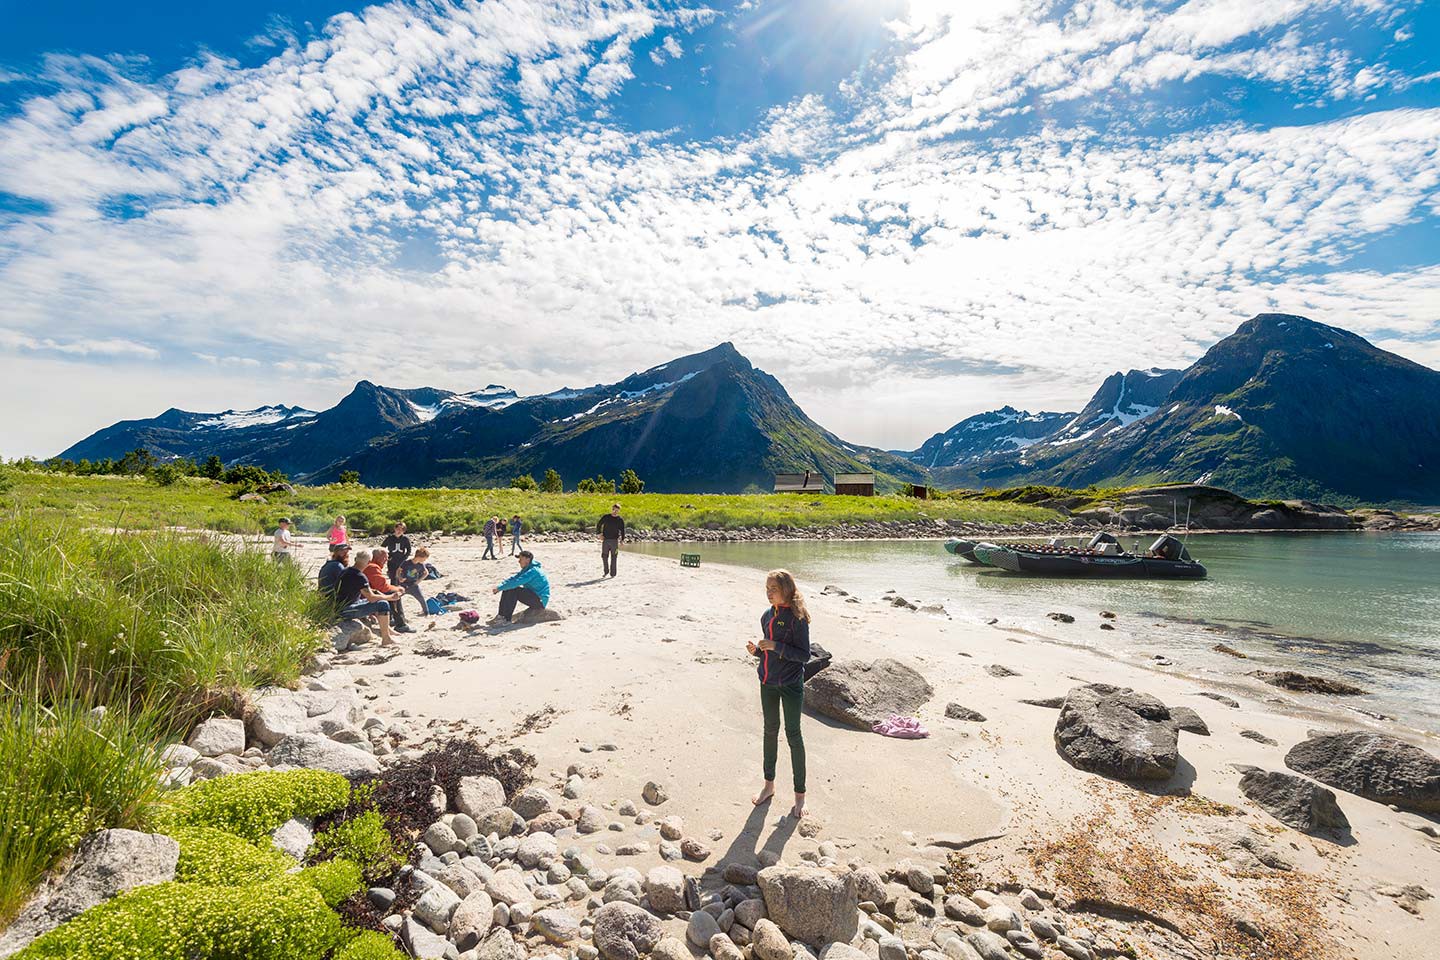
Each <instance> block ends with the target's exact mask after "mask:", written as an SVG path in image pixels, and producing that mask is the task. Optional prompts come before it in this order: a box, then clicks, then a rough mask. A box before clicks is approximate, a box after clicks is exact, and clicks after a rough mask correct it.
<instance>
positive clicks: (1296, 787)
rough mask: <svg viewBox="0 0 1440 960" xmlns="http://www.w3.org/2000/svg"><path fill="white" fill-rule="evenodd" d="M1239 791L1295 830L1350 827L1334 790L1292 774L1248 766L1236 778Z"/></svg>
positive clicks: (1344, 828) (1343, 828)
mask: <svg viewBox="0 0 1440 960" xmlns="http://www.w3.org/2000/svg"><path fill="white" fill-rule="evenodd" d="M1240 792H1241V793H1243V794H1245V796H1247V797H1249V798H1250V799H1251V800H1253V801H1255V803H1257V804H1258V805H1259V806H1260V807H1261V809H1263V810H1264V811H1265V812H1266V813H1268V814H1270V815H1271V816H1272V817H1274V818H1275V819H1276V820H1279V821H1280V822H1281V823H1283V824H1286V825H1287V826H1291V827H1294V828H1295V829H1296V830H1302V831H1304V832H1306V833H1311V832H1314V831H1316V830H1328V829H1335V830H1348V829H1350V821H1349V820H1347V819H1346V818H1345V813H1344V811H1342V810H1341V809H1340V805H1339V804H1338V803H1336V802H1335V791H1333V790H1327V789H1326V788H1325V787H1322V786H1320V785H1319V784H1317V783H1313V782H1311V781H1309V780H1306V779H1305V778H1304V777H1297V776H1295V775H1294V774H1293V773H1281V772H1279V771H1272V770H1261V769H1259V768H1258V767H1248V768H1246V769H1245V771H1244V773H1243V775H1242V776H1241V777H1240Z"/></svg>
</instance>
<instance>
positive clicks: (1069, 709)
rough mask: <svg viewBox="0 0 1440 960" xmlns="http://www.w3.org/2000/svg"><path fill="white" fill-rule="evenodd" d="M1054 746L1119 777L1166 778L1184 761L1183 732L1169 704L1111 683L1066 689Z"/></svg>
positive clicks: (1074, 760) (1084, 766) (1077, 762)
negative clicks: (1181, 757)
mask: <svg viewBox="0 0 1440 960" xmlns="http://www.w3.org/2000/svg"><path fill="white" fill-rule="evenodd" d="M1055 746H1056V748H1057V749H1058V750H1059V751H1060V755H1061V756H1062V757H1064V758H1065V759H1066V760H1067V761H1069V762H1070V763H1071V764H1072V765H1073V766H1076V767H1079V768H1080V769H1081V770H1089V771H1091V772H1092V773H1101V774H1104V775H1106V776H1109V777H1115V778H1117V779H1120V780H1168V779H1170V777H1171V776H1173V775H1174V773H1175V768H1176V766H1177V765H1178V764H1179V762H1180V751H1179V737H1178V735H1177V732H1176V726H1175V723H1174V721H1172V720H1171V719H1170V711H1169V710H1168V709H1167V708H1166V706H1165V704H1163V703H1161V702H1160V701H1159V700H1157V699H1155V698H1154V697H1152V696H1150V695H1149V694H1144V693H1137V692H1136V691H1134V690H1131V689H1130V688H1129V687H1113V686H1111V685H1109V684H1107V683H1092V684H1087V685H1086V686H1083V687H1075V688H1074V689H1072V690H1071V691H1070V692H1069V694H1067V695H1066V697H1065V704H1064V705H1063V706H1062V707H1061V708H1060V717H1059V719H1057V720H1056V721H1055Z"/></svg>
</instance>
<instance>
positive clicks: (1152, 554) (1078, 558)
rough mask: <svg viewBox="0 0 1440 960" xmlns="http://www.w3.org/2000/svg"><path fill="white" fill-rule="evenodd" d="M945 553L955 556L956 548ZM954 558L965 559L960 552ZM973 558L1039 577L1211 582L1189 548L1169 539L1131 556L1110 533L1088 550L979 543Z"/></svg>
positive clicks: (1092, 541)
mask: <svg viewBox="0 0 1440 960" xmlns="http://www.w3.org/2000/svg"><path fill="white" fill-rule="evenodd" d="M945 548H946V549H947V550H949V549H950V545H949V544H948V543H947V544H946V545H945ZM950 552H951V553H956V554H957V555H960V554H959V553H958V551H956V550H951V551H950ZM970 552H971V554H972V555H973V556H974V558H975V560H976V561H978V562H980V563H983V564H985V565H986V566H991V567H998V568H999V569H1001V570H1008V571H1010V572H1011V573H1022V574H1029V575H1031V576H1037V577H1112V578H1115V579H1127V578H1129V579H1149V580H1202V579H1204V578H1205V576H1206V571H1205V565H1204V564H1201V563H1198V562H1196V561H1195V560H1194V559H1193V558H1191V556H1190V551H1189V550H1187V549H1186V548H1185V544H1184V543H1182V542H1181V541H1180V540H1179V539H1177V538H1176V537H1172V536H1171V535H1170V534H1168V533H1167V534H1164V535H1163V536H1161V537H1160V538H1159V539H1158V540H1156V541H1155V542H1154V543H1153V544H1151V545H1150V549H1149V550H1148V551H1146V552H1145V553H1143V554H1138V553H1128V552H1126V551H1125V550H1124V549H1122V548H1121V546H1120V541H1119V540H1117V539H1116V538H1115V537H1114V536H1112V535H1111V534H1108V533H1097V534H1096V535H1095V536H1094V537H1092V538H1091V539H1090V542H1089V543H1088V544H1086V545H1085V546H1083V547H1069V546H1064V545H1061V544H1054V543H1052V544H1025V543H1002V544H994V543H977V544H975V545H974V546H973V547H972V548H971V551H970Z"/></svg>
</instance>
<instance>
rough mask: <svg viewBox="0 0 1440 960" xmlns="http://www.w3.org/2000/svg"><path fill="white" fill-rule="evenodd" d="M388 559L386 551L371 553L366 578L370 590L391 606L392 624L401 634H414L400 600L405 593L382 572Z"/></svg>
mask: <svg viewBox="0 0 1440 960" xmlns="http://www.w3.org/2000/svg"><path fill="white" fill-rule="evenodd" d="M387 559H388V558H387V557H386V554H385V551H384V550H383V549H382V548H380V547H376V548H375V549H374V550H372V551H371V552H370V562H369V563H368V564H366V565H365V577H366V579H368V580H369V581H370V589H371V590H374V591H375V593H376V594H377V595H378V596H379V597H381V598H382V599H384V600H385V602H386V603H388V604H390V622H391V624H392V626H393V627H394V628H395V629H396V630H397V631H399V632H400V633H414V632H415V630H414V628H413V627H411V626H410V625H409V624H407V623H406V622H405V608H404V606H402V605H401V603H400V598H401V597H403V596H405V591H404V590H402V589H400V588H399V587H397V586H395V585H394V584H393V583H391V582H390V581H389V580H387V579H386V578H385V574H384V573H382V572H381V571H380V565H381V564H383V563H385V562H386V560H387Z"/></svg>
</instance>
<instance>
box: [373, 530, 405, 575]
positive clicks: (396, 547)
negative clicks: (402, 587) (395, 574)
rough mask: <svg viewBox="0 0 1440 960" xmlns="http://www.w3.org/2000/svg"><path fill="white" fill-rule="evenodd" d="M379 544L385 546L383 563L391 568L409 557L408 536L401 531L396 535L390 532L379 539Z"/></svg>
mask: <svg viewBox="0 0 1440 960" xmlns="http://www.w3.org/2000/svg"><path fill="white" fill-rule="evenodd" d="M380 546H382V547H384V548H385V553H386V555H387V560H386V562H385V565H386V566H388V567H389V568H390V569H391V570H394V569H395V568H396V567H398V566H400V564H402V563H404V562H405V561H406V560H408V559H410V538H409V537H407V536H405V534H403V533H402V534H401V535H400V536H398V537H397V536H395V534H393V533H392V534H390V535H389V536H388V537H386V538H385V539H384V540H381V541H380Z"/></svg>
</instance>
